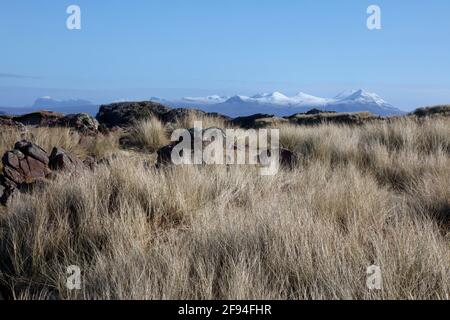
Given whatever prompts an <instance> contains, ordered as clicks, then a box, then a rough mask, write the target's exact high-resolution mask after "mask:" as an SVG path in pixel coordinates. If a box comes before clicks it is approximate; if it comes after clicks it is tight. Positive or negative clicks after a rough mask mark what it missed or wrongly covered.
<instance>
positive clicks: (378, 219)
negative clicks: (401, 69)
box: [0, 119, 450, 299]
mask: <svg viewBox="0 0 450 320" xmlns="http://www.w3.org/2000/svg"><path fill="white" fill-rule="evenodd" d="M449 127H450V125H449V120H438V119H435V120H430V121H425V122H423V123H419V122H415V121H412V120H407V121H400V122H394V123H390V124H389V123H386V124H382V123H378V124H368V125H366V126H363V127H347V126H337V125H321V126H318V127H308V128H304V127H292V126H285V127H283V128H281V142H282V144H283V145H285V146H289V147H291V148H293V149H295V150H297V152H299V154H300V155H301V157H300V160H301V161H299V164H298V167H296V168H294V169H293V170H289V171H287V170H282V171H280V172H279V174H277V175H275V176H272V177H262V176H260V175H259V174H258V170H256V168H254V167H251V166H241V167H231V168H228V169H227V168H223V167H192V166H188V167H175V168H165V169H160V170H156V169H154V168H146V167H145V166H143V165H142V161H135V162H132V161H131V160H130V158H128V157H127V158H121V157H119V158H118V159H116V160H113V161H112V162H111V163H110V165H108V166H106V165H103V166H100V167H99V168H97V169H96V171H95V172H88V171H87V172H84V173H81V174H79V175H77V176H64V175H61V176H59V177H58V178H57V179H56V180H55V181H54V182H52V183H51V184H50V185H49V187H48V188H47V189H46V190H44V191H39V192H37V193H34V194H31V195H21V197H20V198H17V199H16V200H15V201H14V202H13V204H12V206H11V207H10V208H9V209H8V213H7V214H4V215H3V218H2V220H1V221H0V230H1V232H0V256H1V257H2V259H1V260H0V272H1V273H0V279H1V280H2V282H3V283H4V286H5V285H6V287H8V288H14V289H15V292H16V295H15V297H16V298H18V299H21V298H28V299H29V298H32V299H37V298H50V297H52V296H54V295H58V296H59V297H61V298H64V299H92V298H94V299H236V298H238V299H432V298H433V299H449V298H450V296H449V295H450V283H449V278H450V270H449V266H450V250H449V240H450V239H449V235H448V232H449V229H448V228H449V227H448V225H447V224H446V221H447V222H448V217H449V214H450V209H449V208H450V203H449V199H450V194H449V190H450V154H449V152H448V145H449V142H450V135H449V134H448V133H449V131H448V130H449ZM69 181H70V183H69ZM373 263H375V264H377V265H379V266H380V267H381V270H382V277H383V289H382V290H381V291H369V290H368V289H367V288H366V268H367V267H368V266H369V265H371V264H373ZM74 264H75V265H78V266H80V267H81V269H82V271H83V290H80V291H69V290H68V289H67V288H66V287H65V279H66V278H65V277H66V267H67V266H69V265H74Z"/></svg>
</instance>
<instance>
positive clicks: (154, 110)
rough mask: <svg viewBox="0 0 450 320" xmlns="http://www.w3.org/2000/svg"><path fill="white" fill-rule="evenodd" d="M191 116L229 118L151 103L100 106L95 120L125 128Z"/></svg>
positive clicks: (108, 126)
mask: <svg viewBox="0 0 450 320" xmlns="http://www.w3.org/2000/svg"><path fill="white" fill-rule="evenodd" d="M192 115H194V116H196V117H197V118H198V119H199V120H201V118H202V117H205V116H208V117H216V118H220V119H223V120H224V121H228V120H230V118H229V117H226V116H224V115H221V114H218V113H208V112H204V111H201V110H196V109H184V108H177V109H172V108H170V107H167V106H165V105H162V104H159V103H156V102H153V101H144V102H123V103H113V104H109V105H102V106H100V110H99V113H98V114H97V117H96V118H97V120H98V121H99V123H100V125H101V126H104V127H106V128H114V127H122V128H126V127H130V126H133V125H134V124H135V123H136V122H137V121H140V120H148V119H152V118H154V117H156V118H158V119H159V120H161V121H162V122H163V123H165V124H166V123H175V122H177V121H182V120H183V119H185V118H187V117H190V116H192Z"/></svg>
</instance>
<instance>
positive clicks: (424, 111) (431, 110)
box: [412, 105, 450, 118]
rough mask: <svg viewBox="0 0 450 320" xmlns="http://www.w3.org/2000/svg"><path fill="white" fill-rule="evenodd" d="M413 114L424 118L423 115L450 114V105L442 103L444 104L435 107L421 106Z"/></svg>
mask: <svg viewBox="0 0 450 320" xmlns="http://www.w3.org/2000/svg"><path fill="white" fill-rule="evenodd" d="M412 114H413V115H415V116H417V117H419V118H423V117H430V116H435V115H436V116H437V115H438V116H450V105H442V106H434V107H427V108H419V109H417V110H415V111H414V112H413V113H412Z"/></svg>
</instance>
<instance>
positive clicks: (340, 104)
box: [177, 89, 403, 116]
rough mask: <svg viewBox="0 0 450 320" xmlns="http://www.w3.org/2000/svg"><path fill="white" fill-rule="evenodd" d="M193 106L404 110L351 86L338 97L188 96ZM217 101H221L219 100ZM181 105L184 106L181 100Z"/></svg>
mask: <svg viewBox="0 0 450 320" xmlns="http://www.w3.org/2000/svg"><path fill="white" fill-rule="evenodd" d="M184 101H185V103H188V104H189V105H190V106H192V104H195V106H196V107H197V108H199V109H203V110H205V111H209V112H219V113H223V114H226V115H229V116H244V115H251V114H255V113H269V114H275V115H277V116H286V115H292V114H294V113H298V112H306V111H308V110H310V109H313V108H318V109H322V110H327V111H337V112H360V111H369V112H372V113H374V114H378V115H382V116H389V115H397V114H402V113H403V112H402V111H401V110H399V109H397V108H395V107H393V106H392V105H390V104H389V103H387V102H386V101H385V100H383V99H382V98H381V97H379V96H378V95H377V94H375V93H371V92H368V91H365V90H362V89H360V90H348V91H344V92H342V93H340V94H338V95H337V96H336V97H335V98H321V97H316V96H312V95H309V94H306V93H303V92H300V93H298V94H297V95H295V96H286V95H284V94H283V93H281V92H273V93H261V94H257V95H254V96H251V97H249V96H243V95H236V96H233V97H231V98H228V99H226V97H220V96H209V97H204V98H201V97H199V98H184ZM216 101H219V102H217V103H216ZM177 106H179V107H181V106H182V101H181V105H180V103H177Z"/></svg>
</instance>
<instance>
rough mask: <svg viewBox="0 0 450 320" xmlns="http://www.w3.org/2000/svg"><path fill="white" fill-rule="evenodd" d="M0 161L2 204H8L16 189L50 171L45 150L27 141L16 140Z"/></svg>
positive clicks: (0, 195)
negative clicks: (0, 166) (1, 166)
mask: <svg viewBox="0 0 450 320" xmlns="http://www.w3.org/2000/svg"><path fill="white" fill-rule="evenodd" d="M2 163H3V171H2V175H1V176H0V185H1V186H2V188H1V189H2V190H1V194H0V202H1V203H2V204H8V202H9V201H10V200H11V198H12V197H13V195H14V194H15V193H16V192H17V189H22V188H28V186H29V185H32V184H34V183H36V181H39V180H42V179H45V177H46V176H47V175H48V174H49V173H50V169H49V168H48V163H49V159H48V155H47V152H46V151H45V150H44V149H42V148H41V147H39V146H37V145H35V144H33V143H31V142H29V141H19V142H17V143H16V144H15V146H14V149H13V150H11V151H8V152H6V153H5V154H4V155H3V158H2Z"/></svg>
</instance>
